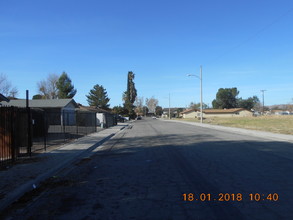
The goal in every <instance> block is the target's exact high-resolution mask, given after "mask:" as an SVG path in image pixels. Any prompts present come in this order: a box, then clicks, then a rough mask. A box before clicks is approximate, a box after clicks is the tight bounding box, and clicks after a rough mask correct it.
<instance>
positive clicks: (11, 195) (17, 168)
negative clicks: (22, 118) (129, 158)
mask: <svg viewBox="0 0 293 220" xmlns="http://www.w3.org/2000/svg"><path fill="white" fill-rule="evenodd" d="M126 126H128V124H127V123H119V124H118V125H116V126H114V127H110V128H108V129H104V130H102V131H99V132H96V133H92V134H90V135H88V136H85V137H82V138H80V139H78V140H76V141H73V142H70V143H68V144H65V145H62V146H60V147H59V148H58V149H53V150H52V151H49V152H48V151H47V152H45V153H41V154H38V155H36V156H34V157H32V158H29V159H27V160H25V162H24V163H20V164H16V165H14V166H13V167H11V168H9V169H8V170H4V171H0V180H1V181H0V212H1V211H2V210H3V209H4V208H6V207H7V206H9V205H10V204H11V203H12V202H14V201H16V200H17V199H18V198H20V197H21V196H22V195H23V194H24V193H25V192H28V191H30V190H32V189H34V188H36V187H38V185H39V183H40V182H42V181H44V180H45V179H47V178H49V177H52V176H53V175H54V174H55V173H56V172H58V171H60V170H62V169H63V168H65V167H67V166H70V165H71V163H72V162H73V161H75V160H77V159H78V158H81V157H82V156H85V155H88V154H89V152H92V151H93V150H95V149H96V148H97V147H99V146H100V145H101V144H102V143H103V142H105V141H107V140H108V139H110V138H111V137H113V136H114V135H115V134H116V133H118V132H119V131H120V130H122V129H123V128H125V127H126Z"/></svg>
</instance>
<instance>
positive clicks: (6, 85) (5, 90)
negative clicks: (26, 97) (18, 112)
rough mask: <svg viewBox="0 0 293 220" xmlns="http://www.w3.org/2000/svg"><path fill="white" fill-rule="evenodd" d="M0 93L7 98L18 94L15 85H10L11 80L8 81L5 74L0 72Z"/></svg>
mask: <svg viewBox="0 0 293 220" xmlns="http://www.w3.org/2000/svg"><path fill="white" fill-rule="evenodd" d="M0 93H1V94H2V95H4V96H7V97H9V98H15V97H16V96H17V94H18V90H17V88H16V87H12V85H11V82H9V81H8V79H7V76H6V75H5V74H3V73H1V74H0Z"/></svg>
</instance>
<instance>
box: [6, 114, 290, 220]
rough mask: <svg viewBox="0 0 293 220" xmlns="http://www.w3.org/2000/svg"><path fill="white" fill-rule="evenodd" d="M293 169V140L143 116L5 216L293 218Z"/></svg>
mask: <svg viewBox="0 0 293 220" xmlns="http://www.w3.org/2000/svg"><path fill="white" fill-rule="evenodd" d="M292 171H293V145H292V143H287V142H277V141H272V140H266V139H262V138H261V137H250V136H245V135H240V134H235V133H228V132H227V131H225V132H222V131H219V130H212V129H208V128H202V127H197V126H192V125H186V124H181V123H171V122H166V121H160V120H154V119H147V120H146V119H144V120H141V121H136V122H134V123H133V127H132V128H131V129H125V130H123V131H121V132H120V133H119V135H118V136H116V137H115V138H113V139H111V140H109V141H108V142H106V143H105V144H104V145H103V146H101V147H100V148H99V149H98V151H97V152H95V154H94V155H92V156H91V157H88V158H84V159H83V160H81V161H78V162H76V163H75V164H73V165H72V166H71V167H68V169H67V170H64V171H63V173H60V174H58V175H56V176H54V177H52V178H51V179H50V180H48V181H46V182H45V183H44V184H43V186H42V187H40V189H39V190H36V191H35V192H33V193H30V194H28V195H26V196H25V197H24V198H23V199H22V200H21V201H19V202H18V203H16V204H14V205H13V206H12V207H11V209H10V210H7V211H6V217H7V218H6V219H106V220H107V219H109V220H110V219H111V220H112V219H119V220H121V219H122V220H123V219H152V220H153V219H160V220H161V219H166V220H175V219H176V220H177V219H179V220H180V219H203V220H206V219H225V220H226V219H237V220H241V219H249V220H250V219H266V220H269V219H293V212H292V207H293V176H292ZM183 194H186V200H192V201H184V196H183ZM250 194H253V195H250ZM251 197H253V199H254V200H259V201H251ZM201 200H204V201H201ZM219 200H223V201H219ZM225 200H227V201H225ZM274 200H276V201H274Z"/></svg>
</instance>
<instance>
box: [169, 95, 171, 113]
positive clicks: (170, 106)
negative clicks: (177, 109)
mask: <svg viewBox="0 0 293 220" xmlns="http://www.w3.org/2000/svg"><path fill="white" fill-rule="evenodd" d="M169 119H171V104H170V93H169Z"/></svg>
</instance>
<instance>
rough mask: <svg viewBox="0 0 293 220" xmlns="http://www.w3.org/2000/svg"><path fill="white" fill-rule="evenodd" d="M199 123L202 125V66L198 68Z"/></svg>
mask: <svg viewBox="0 0 293 220" xmlns="http://www.w3.org/2000/svg"><path fill="white" fill-rule="evenodd" d="M199 79H200V123H202V118H203V115H202V66H200V78H199Z"/></svg>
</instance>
